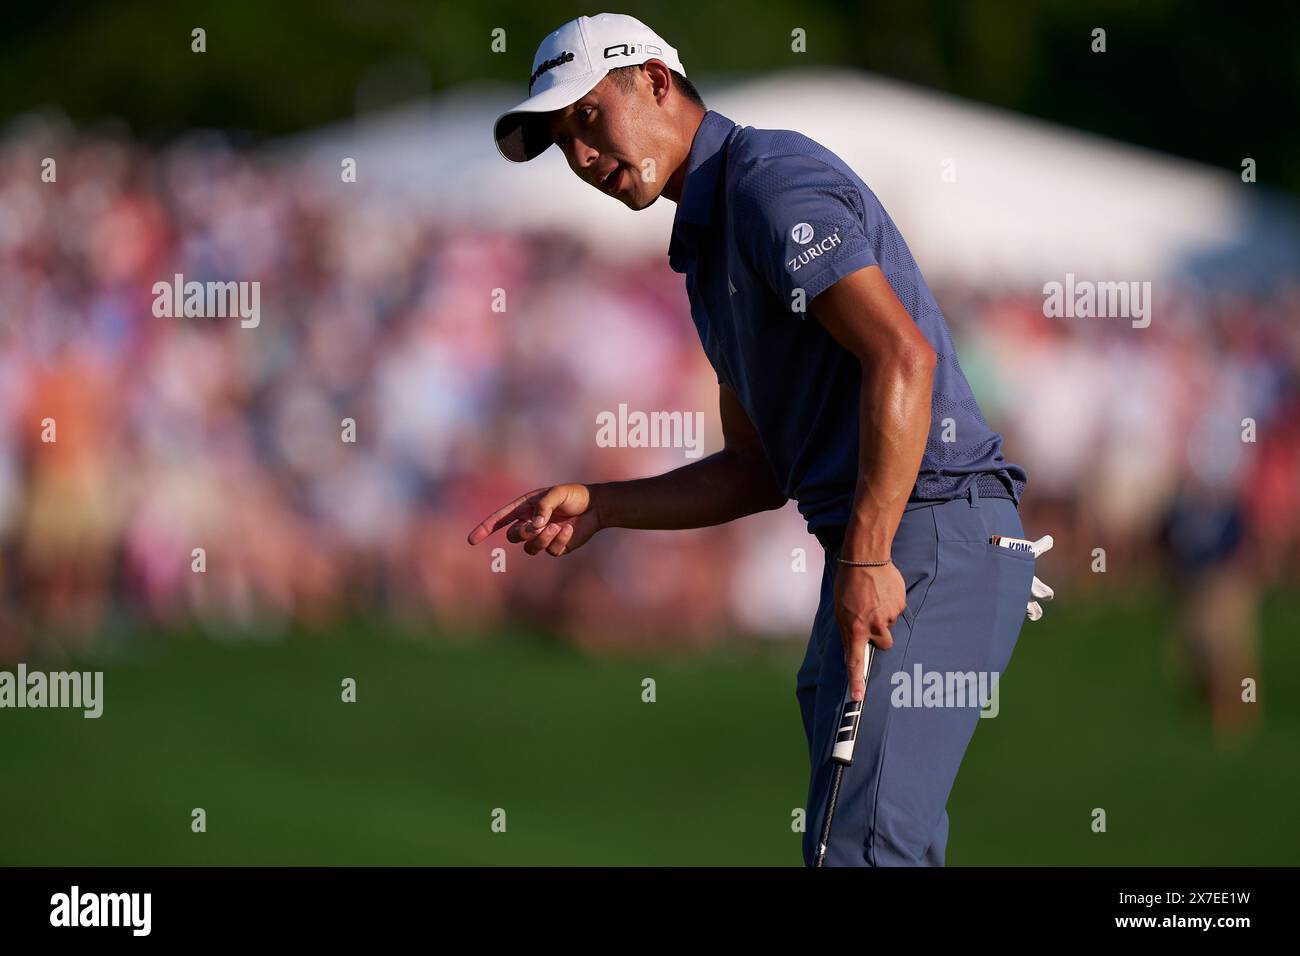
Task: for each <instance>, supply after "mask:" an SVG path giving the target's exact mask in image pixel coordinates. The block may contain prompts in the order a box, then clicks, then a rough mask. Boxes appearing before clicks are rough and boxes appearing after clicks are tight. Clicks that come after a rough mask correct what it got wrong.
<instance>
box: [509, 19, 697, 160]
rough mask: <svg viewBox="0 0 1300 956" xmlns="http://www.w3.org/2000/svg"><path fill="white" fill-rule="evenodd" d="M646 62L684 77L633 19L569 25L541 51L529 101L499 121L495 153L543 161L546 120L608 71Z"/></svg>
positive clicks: (672, 54) (660, 43) (671, 55)
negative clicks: (659, 62)
mask: <svg viewBox="0 0 1300 956" xmlns="http://www.w3.org/2000/svg"><path fill="white" fill-rule="evenodd" d="M646 60H663V62H664V63H666V64H667V65H668V68H669V69H671V70H675V71H677V72H678V73H680V74H681V75H682V76H685V75H686V70H685V69H684V68H683V67H682V61H681V60H680V59H678V57H677V51H676V50H674V49H673V48H672V47H670V46H669V45H668V44H667V43H665V42H664V40H663V38H662V37H660V36H659V35H658V34H657V33H655V32H654V31H653V30H651V29H650V28H649V27H648V26H646V25H645V24H644V23H642V22H641V21H640V20H638V19H636V18H635V17H628V16H624V15H623V14H621V13H598V14H596V16H594V17H578V19H576V20H570V21H569V22H568V23H566V24H565V25H564V26H562V27H560V28H559V29H558V30H556V31H555V32H554V33H552V34H551V35H550V36H548V37H547V38H546V39H545V40H543V41H542V45H541V46H539V47H538V48H537V55H536V56H534V57H533V73H532V76H531V77H530V78H529V81H528V99H526V100H524V101H523V102H522V103H520V104H519V105H518V106H516V107H515V108H514V109H512V110H507V111H506V112H504V113H502V114H501V115H500V116H499V117H497V121H496V125H495V127H494V131H493V132H494V135H495V136H496V141H497V149H499V150H500V151H501V155H502V156H504V157H505V158H506V159H508V160H510V161H511V162H515V163H526V162H528V160H530V159H532V158H534V157H535V156H539V155H541V154H542V153H543V152H545V151H546V149H547V148H548V147H549V146H550V145H551V143H552V142H553V140H552V139H551V133H550V130H549V129H548V127H547V124H546V121H545V115H544V114H546V113H550V112H552V111H554V110H562V109H564V108H565V107H566V106H569V105H570V104H572V103H575V102H576V101H578V100H580V99H582V98H583V97H584V96H586V95H587V94H588V93H590V92H591V90H592V88H593V87H594V86H595V85H596V84H597V83H599V82H600V81H601V80H602V79H604V78H605V74H606V73H608V72H609V71H610V70H616V69H618V68H619V67H621V66H638V65H640V64H642V63H644V62H645V61H646Z"/></svg>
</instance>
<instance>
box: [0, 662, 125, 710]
mask: <svg viewBox="0 0 1300 956" xmlns="http://www.w3.org/2000/svg"><path fill="white" fill-rule="evenodd" d="M5 707H14V708H18V709H23V708H41V707H67V708H71V709H73V710H77V709H80V710H82V711H84V713H82V715H81V716H83V717H85V718H87V719H93V718H96V717H99V716H100V715H101V714H102V713H103V712H104V672H103V671H71V672H69V671H51V672H50V673H48V674H46V673H45V672H43V671H29V670H27V665H26V664H19V665H18V673H17V674H11V673H10V672H9V671H0V708H5Z"/></svg>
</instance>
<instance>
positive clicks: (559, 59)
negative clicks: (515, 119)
mask: <svg viewBox="0 0 1300 956" xmlns="http://www.w3.org/2000/svg"><path fill="white" fill-rule="evenodd" d="M572 59H573V54H572V53H570V52H569V51H568V50H565V51H564V52H563V53H561V54H560V55H559V56H555V57H551V59H549V60H543V61H542V62H541V63H539V64H538V66H537V69H535V70H533V75H532V76H530V77H529V78H528V92H529V93H531V92H532V91H533V84H534V83H536V82H537V78H538V77H539V76H541V75H542V74H543V73H545V72H546V71H547V70H553V69H555V68H556V67H557V66H559V65H560V64H561V63H568V62H570V61H572Z"/></svg>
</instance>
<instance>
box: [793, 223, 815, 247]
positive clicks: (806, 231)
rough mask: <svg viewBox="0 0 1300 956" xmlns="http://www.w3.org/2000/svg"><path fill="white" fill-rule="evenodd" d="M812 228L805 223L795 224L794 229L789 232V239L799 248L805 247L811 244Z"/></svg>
mask: <svg viewBox="0 0 1300 956" xmlns="http://www.w3.org/2000/svg"><path fill="white" fill-rule="evenodd" d="M812 237H813V227H812V226H810V225H808V223H806V222H796V223H795V224H794V228H793V229H791V230H790V238H791V239H793V240H794V241H795V242H797V243H799V245H801V246H806V245H808V243H810V242H812Z"/></svg>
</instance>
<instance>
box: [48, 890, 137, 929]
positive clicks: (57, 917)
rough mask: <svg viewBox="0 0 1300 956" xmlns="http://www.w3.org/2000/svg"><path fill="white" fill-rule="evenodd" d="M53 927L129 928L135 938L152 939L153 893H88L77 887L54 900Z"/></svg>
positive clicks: (51, 900) (51, 904)
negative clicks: (150, 936)
mask: <svg viewBox="0 0 1300 956" xmlns="http://www.w3.org/2000/svg"><path fill="white" fill-rule="evenodd" d="M50 907H51V909H50V925H51V926H60V927H75V926H129V927H131V935H132V936H148V935H149V930H150V927H151V924H152V912H153V894H152V893H86V894H84V895H83V894H82V892H81V888H80V887H78V886H75V885H74V886H73V887H72V890H71V892H69V893H55V894H54V895H53V896H51V897H50Z"/></svg>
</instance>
